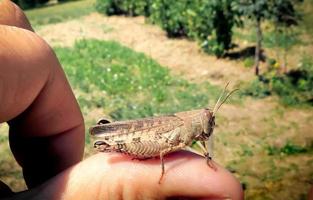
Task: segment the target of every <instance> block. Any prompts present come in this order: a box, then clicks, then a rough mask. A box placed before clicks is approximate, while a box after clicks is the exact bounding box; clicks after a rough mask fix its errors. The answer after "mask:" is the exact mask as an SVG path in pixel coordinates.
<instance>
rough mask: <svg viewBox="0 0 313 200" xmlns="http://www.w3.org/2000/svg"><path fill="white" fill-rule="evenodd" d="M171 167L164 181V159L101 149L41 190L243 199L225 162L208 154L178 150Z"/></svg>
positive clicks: (53, 194) (47, 193)
mask: <svg viewBox="0 0 313 200" xmlns="http://www.w3.org/2000/svg"><path fill="white" fill-rule="evenodd" d="M165 168H166V172H165V176H164V179H163V181H162V182H161V184H159V183H158V181H159V178H160V175H161V167H160V160H159V159H151V160H146V161H134V160H132V159H131V158H130V157H127V156H123V155H120V154H97V155H95V156H92V157H90V158H89V159H87V160H85V161H83V162H81V163H80V164H78V165H76V166H74V167H72V168H70V169H68V170H66V171H65V172H63V173H62V174H60V175H59V176H57V177H56V178H55V179H53V180H51V181H49V182H48V183H47V184H46V185H45V186H44V187H43V188H44V189H42V191H43V193H42V194H41V195H43V196H42V197H50V198H52V199H59V198H60V197H61V196H62V198H64V199H128V200H131V199H167V198H171V197H172V198H173V197H175V198H178V197H185V198H197V199H233V200H237V199H243V193H242V189H241V186H240V184H239V182H238V181H237V180H236V179H235V178H234V177H233V176H232V175H231V174H230V173H229V172H228V171H227V170H225V169H223V168H222V167H219V166H218V167H217V170H216V171H214V170H212V169H211V168H209V167H208V166H207V165H206V161H205V159H204V158H203V157H199V156H196V155H195V154H192V153H189V152H178V153H173V154H170V155H169V156H166V158H165ZM82 172H83V173H82ZM60 195H61V196H60Z"/></svg>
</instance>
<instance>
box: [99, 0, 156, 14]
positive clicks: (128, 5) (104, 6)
mask: <svg viewBox="0 0 313 200" xmlns="http://www.w3.org/2000/svg"><path fill="white" fill-rule="evenodd" d="M96 9H97V10H98V12H100V13H104V14H106V15H130V16H137V15H144V16H149V15H150V0H97V1H96Z"/></svg>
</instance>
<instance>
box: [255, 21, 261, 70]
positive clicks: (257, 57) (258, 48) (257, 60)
mask: <svg viewBox="0 0 313 200" xmlns="http://www.w3.org/2000/svg"><path fill="white" fill-rule="evenodd" d="M256 38H257V43H256V46H255V56H254V67H255V75H256V76H259V75H260V73H259V71H260V70H259V64H260V56H261V48H262V30H261V19H260V18H259V17H258V18H257V21H256Z"/></svg>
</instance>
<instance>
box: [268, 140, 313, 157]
mask: <svg viewBox="0 0 313 200" xmlns="http://www.w3.org/2000/svg"><path fill="white" fill-rule="evenodd" d="M266 150H267V154H268V155H277V154H285V155H294V154H299V153H306V152H308V151H311V150H312V146H308V147H303V146H299V145H296V144H293V143H292V142H290V141H288V142H287V143H286V144H285V145H284V146H282V147H276V146H268V147H267V148H266Z"/></svg>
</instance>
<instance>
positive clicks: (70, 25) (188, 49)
mask: <svg viewBox="0 0 313 200" xmlns="http://www.w3.org/2000/svg"><path fill="white" fill-rule="evenodd" d="M37 32H38V34H39V35H41V36H42V37H43V38H45V39H46V40H47V42H48V43H49V44H51V45H61V46H71V45H73V44H74V42H75V40H78V39H82V38H96V39H101V40H115V41H118V42H120V43H122V44H124V45H125V46H128V47H130V48H132V49H134V50H136V51H139V52H143V53H145V54H147V55H149V56H151V57H152V58H153V59H155V60H157V61H158V62H159V63H160V64H162V65H164V66H167V67H169V68H170V69H171V71H172V73H174V74H183V75H184V77H185V78H187V79H188V80H192V81H203V80H208V81H209V82H210V83H212V84H217V85H221V86H224V85H225V83H226V82H228V81H231V82H232V83H234V84H237V83H239V82H243V81H247V80H250V79H252V78H253V72H252V71H251V70H248V69H245V68H243V67H242V66H240V64H239V63H236V62H235V61H227V60H218V59H216V58H215V57H214V56H209V55H207V54H205V53H202V52H201V50H200V49H199V47H198V45H197V44H196V42H192V41H189V40H187V39H169V38H167V37H166V34H165V33H164V32H163V31H162V30H161V29H160V28H159V27H157V26H153V25H149V24H146V23H145V21H144V18H143V17H136V18H129V17H119V16H113V17H105V16H102V15H100V14H97V13H93V14H91V15H89V16H86V17H84V18H82V19H79V20H71V21H68V22H64V23H58V24H55V25H48V26H45V27H43V28H41V29H40V30H38V31H37Z"/></svg>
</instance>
